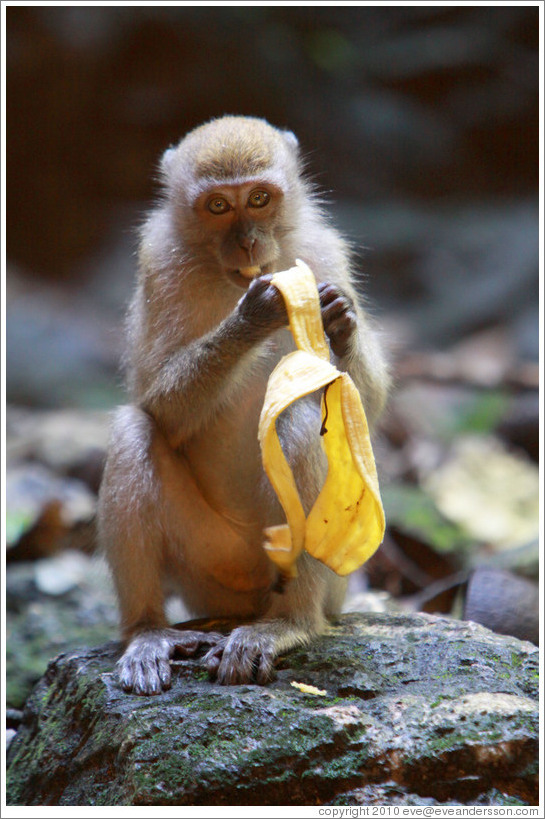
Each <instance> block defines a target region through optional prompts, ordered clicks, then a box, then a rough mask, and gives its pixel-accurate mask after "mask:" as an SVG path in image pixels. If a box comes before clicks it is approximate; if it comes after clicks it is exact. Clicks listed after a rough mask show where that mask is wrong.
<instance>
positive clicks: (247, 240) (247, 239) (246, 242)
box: [238, 236, 256, 253]
mask: <svg viewBox="0 0 545 819" xmlns="http://www.w3.org/2000/svg"><path fill="white" fill-rule="evenodd" d="M255 241H256V240H255V239H254V238H253V237H252V236H239V237H238V244H239V246H240V247H241V248H242V249H243V250H247V251H248V253H251V252H252V250H253V249H254V246H255Z"/></svg>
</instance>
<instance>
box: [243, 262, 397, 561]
mask: <svg viewBox="0 0 545 819" xmlns="http://www.w3.org/2000/svg"><path fill="white" fill-rule="evenodd" d="M272 284H273V285H274V286H275V287H277V288H278V290H280V292H281V293H282V296H283V298H284V301H285V303H286V308H287V311H288V317H289V322H290V330H291V332H292V335H293V337H294V339H295V343H296V345H297V348H298V349H297V350H296V351H295V352H292V353H289V354H288V355H286V356H284V358H282V359H281V361H280V362H279V363H278V365H277V366H276V367H275V369H274V370H273V372H272V373H271V375H270V378H269V382H268V385H267V391H266V395H265V401H264V404H263V409H262V411H261V417H260V422H259V441H260V444H261V453H262V458H263V467H264V469H265V472H266V473H267V475H268V477H269V480H270V482H271V484H272V486H273V488H274V490H275V492H276V494H277V496H278V499H279V501H280V503H281V505H282V508H283V510H284V513H285V515H286V524H283V525H280V526H271V527H268V528H267V529H265V531H264V535H265V543H264V547H265V549H266V550H267V553H268V555H269V557H270V559H271V560H272V561H274V563H275V564H276V565H277V566H278V568H279V569H280V571H281V572H282V574H283V575H285V576H287V577H295V576H296V575H297V569H296V561H297V558H298V557H299V555H300V553H301V551H302V550H303V549H306V551H307V552H309V553H310V554H311V555H312V556H313V557H315V558H317V559H318V560H320V561H322V562H323V563H325V564H326V566H329V568H331V569H333V571H335V572H336V573H337V574H339V575H346V574H349V573H350V572H353V571H354V570H355V569H357V568H359V566H361V565H362V564H363V563H365V561H366V560H368V559H369V557H371V555H372V554H373V552H374V551H375V550H376V549H377V548H378V546H380V544H381V542H382V539H383V537H384V527H385V520H384V510H383V508H382V502H381V499H380V491H379V485H378V478H377V471H376V466H375V459H374V456H373V450H372V448H371V441H370V438H369V429H368V426H367V419H366V417H365V411H364V409H363V406H362V403H361V400H360V396H359V393H358V391H357V389H356V387H355V385H354V383H353V381H352V379H351V378H350V376H349V375H348V373H343V372H340V371H339V370H337V368H336V367H335V366H334V365H333V364H331V363H330V361H329V347H328V344H327V341H326V338H325V334H324V328H323V323H322V316H321V311H320V298H319V294H318V289H317V287H316V281H315V278H314V274H313V273H312V271H311V270H310V268H309V267H308V266H307V265H306V264H305V263H304V262H302V261H300V260H297V261H296V265H295V267H292V268H290V269H289V270H284V271H282V272H281V273H276V274H275V275H274V277H273V279H272ZM321 388H324V394H323V396H322V430H321V435H322V446H323V448H324V450H325V453H326V455H327V459H328V472H327V476H326V479H325V482H324V485H323V487H322V489H321V491H320V493H319V495H318V497H317V499H316V501H315V503H314V506H313V507H312V509H311V511H310V513H309V515H308V517H305V513H304V510H303V506H302V504H301V500H300V497H299V493H298V491H297V487H296V484H295V480H294V477H293V473H292V471H291V467H290V466H289V464H288V462H287V460H286V457H285V455H284V452H283V451H282V447H281V445H280V441H279V439H278V435H277V432H276V419H277V418H278V416H279V415H280V414H281V413H282V412H283V411H284V410H285V409H286V407H288V406H290V404H292V403H293V402H294V401H297V399H299V398H302V397H303V396H305V395H309V394H310V393H312V392H316V391H317V390H319V389H321Z"/></svg>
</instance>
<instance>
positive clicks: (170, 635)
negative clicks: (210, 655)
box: [117, 628, 221, 694]
mask: <svg viewBox="0 0 545 819" xmlns="http://www.w3.org/2000/svg"><path fill="white" fill-rule="evenodd" d="M220 639H221V635H220V634H216V633H215V632H210V633H209V634H205V633H203V632H201V631H181V630H178V629H175V628H163V629H150V630H148V631H143V632H141V633H140V634H137V635H136V636H134V637H133V638H132V640H131V641H130V643H129V645H128V646H127V648H126V650H125V653H124V654H123V656H122V657H121V659H120V660H119V662H118V664H117V666H118V673H119V682H120V683H121V686H122V688H123V690H124V691H130V692H132V693H133V694H160V693H161V691H163V690H166V689H167V688H170V685H171V671H170V663H169V659H171V658H172V657H174V655H175V654H180V655H181V656H183V657H191V656H192V655H193V654H195V652H196V651H197V649H198V648H199V647H200V646H203V645H204V646H211V645H215V644H216V643H217V642H218V641H219V640H220Z"/></svg>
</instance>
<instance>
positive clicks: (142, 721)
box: [7, 613, 539, 806]
mask: <svg viewBox="0 0 545 819" xmlns="http://www.w3.org/2000/svg"><path fill="white" fill-rule="evenodd" d="M119 652H120V646H119V644H118V643H108V644H107V645H105V646H102V647H99V648H95V649H92V650H80V651H74V652H70V653H67V654H64V655H61V656H60V657H58V658H57V659H56V660H54V661H53V662H52V663H51V664H50V665H49V668H48V670H47V672H46V674H45V676H44V677H43V678H42V680H41V681H40V682H39V684H38V685H37V687H36V688H35V690H34V692H33V694H32V695H31V697H30V698H29V700H28V702H27V704H26V707H25V711H24V716H23V720H22V723H21V725H20V727H19V731H18V733H17V736H16V737H14V738H13V739H12V741H11V745H10V748H9V751H8V757H7V764H8V767H7V803H8V804H9V805H108V806H115V805H141V806H142V805H177V806H179V805H209V806H210V805H316V804H330V805H331V804H335V805H351V804H354V803H356V804H376V803H379V804H384V802H386V803H388V802H390V804H413V805H415V804H417V805H422V804H424V805H426V804H445V803H446V802H448V804H456V805H467V804H501V805H505V804H530V805H535V804H537V801H536V800H537V795H538V776H537V767H538V715H539V714H538V701H537V698H538V650H537V648H536V647H535V646H533V645H531V644H529V643H524V642H521V641H519V640H517V639H515V638H512V637H504V636H499V635H495V634H493V633H492V632H490V631H488V630H487V629H485V628H483V627H482V626H478V625H476V624H473V623H467V622H459V621H451V620H448V619H446V618H441V617H433V616H430V615H423V614H418V615H411V616H407V615H403V614H376V613H369V614H348V615H344V616H342V617H341V618H340V619H339V621H338V622H337V623H336V624H335V625H332V626H331V628H330V630H329V631H328V633H327V634H325V635H324V636H323V637H321V638H320V639H317V640H315V641H314V643H313V644H312V645H310V646H307V647H303V648H300V649H298V650H295V651H293V652H290V653H289V654H287V655H286V656H284V657H282V658H281V659H280V660H279V663H278V669H277V670H278V676H277V679H276V680H275V681H274V682H273V683H271V684H270V685H268V686H266V687H259V686H253V685H244V686H233V687H221V686H219V685H216V684H215V683H211V682H209V681H208V679H207V675H206V672H205V671H204V669H203V667H202V666H201V664H200V662H199V660H198V659H195V658H191V659H184V660H181V661H176V662H175V663H174V667H175V674H174V680H173V686H172V688H171V690H170V691H168V692H166V693H164V694H163V695H161V696H160V697H137V696H132V695H128V694H124V693H123V692H122V691H121V690H120V688H119V686H118V684H117V681H116V678H115V673H114V664H115V660H116V658H117V657H118V656H119ZM293 681H296V682H300V683H304V684H307V685H313V686H315V687H316V688H318V689H321V690H325V692H326V694H325V695H324V696H316V695H314V694H311V693H304V692H303V691H301V690H298V689H296V688H294V687H293V686H292V685H291V683H292V682H293ZM381 800H382V802H381ZM390 800H391V801H390Z"/></svg>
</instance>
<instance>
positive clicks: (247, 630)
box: [204, 626, 278, 685]
mask: <svg viewBox="0 0 545 819" xmlns="http://www.w3.org/2000/svg"><path fill="white" fill-rule="evenodd" d="M277 653H278V652H277V650H276V640H275V639H274V637H273V635H272V634H267V633H264V632H263V631H260V630H259V628H256V627H253V626H241V627H240V628H236V629H235V630H234V631H233V632H231V634H229V635H228V636H227V637H222V638H221V639H220V640H219V641H218V642H217V643H216V645H215V646H214V647H213V648H211V649H210V651H208V653H207V654H206V655H205V657H204V663H205V665H206V668H207V670H208V674H209V675H210V677H211V678H212V679H214V678H215V679H216V680H217V681H218V682H219V683H220V685H243V684H244V683H258V684H259V685H265V684H266V683H268V682H270V681H271V679H273V677H274V670H273V665H274V660H275V657H276V655H277Z"/></svg>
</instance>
